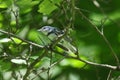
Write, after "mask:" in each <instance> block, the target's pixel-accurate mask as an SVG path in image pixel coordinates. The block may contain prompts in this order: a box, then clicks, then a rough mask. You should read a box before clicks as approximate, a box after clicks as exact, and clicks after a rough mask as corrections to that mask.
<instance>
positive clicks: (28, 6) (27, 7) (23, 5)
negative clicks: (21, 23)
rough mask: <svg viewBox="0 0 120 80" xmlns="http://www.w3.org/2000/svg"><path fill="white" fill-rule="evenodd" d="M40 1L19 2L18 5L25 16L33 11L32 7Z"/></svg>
mask: <svg viewBox="0 0 120 80" xmlns="http://www.w3.org/2000/svg"><path fill="white" fill-rule="evenodd" d="M38 3H39V1H32V0H18V1H17V5H18V6H19V8H20V13H22V14H25V13H28V12H30V11H31V10H32V7H33V6H34V5H36V4H38Z"/></svg>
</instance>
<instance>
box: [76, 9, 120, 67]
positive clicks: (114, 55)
mask: <svg viewBox="0 0 120 80" xmlns="http://www.w3.org/2000/svg"><path fill="white" fill-rule="evenodd" d="M75 9H76V10H77V11H78V12H79V13H80V15H82V17H83V18H85V19H86V20H87V21H88V22H89V23H90V24H91V25H92V26H93V28H94V29H95V30H96V31H97V32H98V33H99V34H100V36H102V38H103V39H104V41H105V42H106V44H107V45H108V47H109V49H110V50H111V52H112V55H113V57H114V58H115V60H116V62H117V67H118V68H119V65H120V63H119V59H118V57H117V55H116V53H115V51H114V50H113V48H112V46H111V44H110V43H109V41H108V40H107V38H106V37H105V35H104V34H103V33H102V32H101V31H100V30H99V29H98V27H97V26H96V25H94V24H93V23H92V21H91V20H89V19H88V18H87V17H86V16H85V15H84V14H83V13H82V12H81V11H80V9H79V8H75Z"/></svg>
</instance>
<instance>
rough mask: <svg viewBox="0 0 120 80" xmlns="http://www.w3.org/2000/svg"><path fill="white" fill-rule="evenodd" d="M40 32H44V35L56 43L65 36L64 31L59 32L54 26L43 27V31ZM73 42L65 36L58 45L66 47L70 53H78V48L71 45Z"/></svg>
mask: <svg viewBox="0 0 120 80" xmlns="http://www.w3.org/2000/svg"><path fill="white" fill-rule="evenodd" d="M38 31H40V32H42V33H43V34H44V35H46V36H48V38H49V39H50V40H51V41H53V42H54V40H56V39H57V38H58V37H60V36H62V35H63V34H64V31H62V30H59V29H58V28H56V27H52V26H43V27H42V28H41V29H39V30H38ZM70 41H71V40H70V39H69V37H68V36H65V37H64V38H63V39H61V41H60V42H59V43H58V44H59V45H62V46H64V47H65V48H67V49H68V51H69V52H70V53H76V52H77V50H76V48H75V47H74V46H73V45H72V44H71V42H70Z"/></svg>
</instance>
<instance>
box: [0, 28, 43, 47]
mask: <svg viewBox="0 0 120 80" xmlns="http://www.w3.org/2000/svg"><path fill="white" fill-rule="evenodd" d="M0 32H1V33H3V34H6V35H10V36H12V37H15V38H17V39H20V40H21V41H23V42H26V43H28V44H30V45H33V46H36V47H39V48H44V47H45V46H42V45H39V44H36V43H33V42H31V41H28V40H25V39H22V38H20V37H18V36H16V35H15V34H13V33H10V32H7V31H3V30H0Z"/></svg>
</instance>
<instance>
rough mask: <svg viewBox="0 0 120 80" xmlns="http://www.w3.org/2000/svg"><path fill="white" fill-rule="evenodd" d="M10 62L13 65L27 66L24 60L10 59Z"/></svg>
mask: <svg viewBox="0 0 120 80" xmlns="http://www.w3.org/2000/svg"><path fill="white" fill-rule="evenodd" d="M11 62H12V63H15V64H27V62H26V60H24V59H11Z"/></svg>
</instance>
